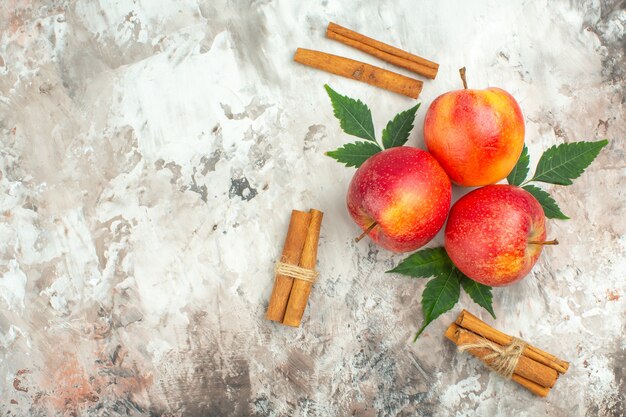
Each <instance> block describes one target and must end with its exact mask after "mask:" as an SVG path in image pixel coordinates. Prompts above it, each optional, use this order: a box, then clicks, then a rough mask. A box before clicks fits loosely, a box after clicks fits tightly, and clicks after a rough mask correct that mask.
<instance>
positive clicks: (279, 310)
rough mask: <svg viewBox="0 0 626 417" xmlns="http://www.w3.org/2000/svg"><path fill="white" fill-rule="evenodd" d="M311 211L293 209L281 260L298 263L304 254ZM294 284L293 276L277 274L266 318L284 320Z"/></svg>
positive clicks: (293, 263)
mask: <svg viewBox="0 0 626 417" xmlns="http://www.w3.org/2000/svg"><path fill="white" fill-rule="evenodd" d="M310 222H311V213H306V212H303V211H298V210H292V211H291V219H290V221H289V229H288V231H287V238H286V239H285V245H284V246H283V253H282V256H281V259H280V261H281V262H284V263H288V264H292V265H298V264H299V262H300V257H301V255H302V248H303V246H304V242H305V240H306V236H307V232H308V229H309V223H310ZM292 285H293V278H291V277H286V276H284V275H280V274H277V275H276V278H275V281H274V288H273V289H272V295H271V296H270V302H269V305H268V307H267V313H266V314H265V318H266V319H268V320H273V321H278V322H282V321H283V318H284V317H285V310H286V309H287V302H288V301H289V294H290V293H291V287H292Z"/></svg>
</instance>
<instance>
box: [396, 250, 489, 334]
mask: <svg viewBox="0 0 626 417" xmlns="http://www.w3.org/2000/svg"><path fill="white" fill-rule="evenodd" d="M387 272H389V273H397V274H403V275H407V276H409V277H413V278H427V279H430V281H428V283H427V284H426V287H425V288H424V292H423V293H422V312H423V314H424V322H423V323H422V326H421V327H420V329H419V330H418V331H417V333H416V334H415V339H414V340H413V341H415V340H417V338H418V337H419V335H420V334H422V332H423V331H424V329H426V326H428V325H429V324H430V323H432V322H433V321H434V320H435V319H436V318H437V317H439V316H440V315H442V314H443V313H445V312H446V311H448V310H450V309H452V307H454V305H455V304H456V303H457V301H459V296H460V295H461V287H463V290H464V291H465V292H466V293H467V294H468V295H469V296H470V298H471V299H472V300H474V302H476V304H478V305H480V306H481V307H483V308H485V309H486V310H487V311H488V312H489V314H491V315H492V316H493V317H494V318H495V317H496V315H495V313H494V311H493V305H492V294H491V287H488V286H486V285H483V284H479V283H478V282H476V281H473V280H471V279H470V278H468V277H467V276H466V275H465V274H463V273H462V272H461V271H460V270H459V269H458V268H457V267H455V266H454V264H453V263H452V260H451V259H450V257H449V256H448V254H447V253H446V250H445V249H444V248H442V247H439V248H430V249H423V250H421V251H418V252H415V253H413V254H412V255H410V256H408V257H407V258H406V259H404V260H403V261H402V262H401V263H400V264H399V265H398V266H396V267H395V268H394V269H392V270H390V271H387Z"/></svg>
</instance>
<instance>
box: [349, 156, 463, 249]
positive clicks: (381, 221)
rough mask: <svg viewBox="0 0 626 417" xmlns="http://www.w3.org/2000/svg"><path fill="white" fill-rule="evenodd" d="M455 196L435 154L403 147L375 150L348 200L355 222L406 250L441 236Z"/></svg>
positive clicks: (391, 245)
mask: <svg viewBox="0 0 626 417" xmlns="http://www.w3.org/2000/svg"><path fill="white" fill-rule="evenodd" d="M451 197H452V187H451V184H450V179H449V178H448V176H447V175H446V173H445V171H444V170H443V169H442V168H441V166H440V165H439V164H438V163H437V161H436V160H435V158H433V157H432V156H431V155H430V154H429V153H428V152H426V151H423V150H421V149H417V148H412V147H408V146H401V147H396V148H391V149H387V150H385V151H382V152H380V153H377V154H376V155H374V156H372V157H370V158H369V159H368V160H367V161H365V163H363V165H361V167H360V168H359V169H358V170H357V171H356V173H355V174H354V177H353V178H352V181H351V182H350V187H349V188H348V195H347V203H348V211H349V212H350V215H351V216H352V218H353V219H354V221H355V222H356V223H357V224H358V225H359V226H360V227H361V229H363V230H365V231H366V232H367V234H368V235H369V237H370V238H371V239H372V240H373V241H374V242H376V243H377V244H378V245H380V246H382V247H383V248H386V249H389V250H392V251H394V252H407V251H412V250H415V249H417V248H419V247H420V246H423V245H424V244H426V243H427V242H429V241H430V240H431V239H432V238H433V237H434V236H435V235H436V234H437V232H438V231H439V230H440V229H441V227H442V226H443V224H444V222H445V220H446V216H447V214H448V210H449V209H450V199H451ZM368 229H371V230H369V231H368Z"/></svg>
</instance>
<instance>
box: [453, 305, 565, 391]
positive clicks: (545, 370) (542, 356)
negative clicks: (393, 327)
mask: <svg viewBox="0 0 626 417" xmlns="http://www.w3.org/2000/svg"><path fill="white" fill-rule="evenodd" d="M445 336H446V337H447V338H448V339H450V340H451V341H452V342H454V343H455V344H456V345H457V346H459V347H462V346H464V345H466V346H475V345H480V344H483V343H484V341H485V340H487V341H489V342H491V343H493V344H495V345H496V346H497V347H506V346H508V345H510V344H511V343H512V342H513V337H511V336H509V335H507V334H505V333H502V332H500V331H498V330H496V329H494V328H492V327H491V326H489V325H488V324H487V323H485V322H484V321H482V320H480V319H479V318H478V317H476V316H474V315H472V314H470V313H469V312H468V311H466V310H463V311H462V312H461V314H459V317H458V318H457V319H456V321H455V322H454V323H452V324H451V325H450V327H448V329H447V331H446V333H445ZM468 351H469V352H470V353H471V354H472V355H474V356H476V357H477V358H479V359H481V360H482V361H484V362H485V363H486V364H487V365H491V364H492V360H490V359H487V357H489V355H492V354H493V350H492V349H490V348H485V347H477V348H469V349H468ZM568 368H569V363H568V362H566V361H564V360H562V359H559V358H557V357H556V356H554V355H552V354H550V353H547V352H544V351H543V350H541V349H538V348H536V347H534V346H532V345H530V344H527V345H526V346H525V348H524V349H523V350H522V353H521V356H520V357H519V360H518V361H517V364H516V366H515V370H514V371H513V374H512V375H511V379H512V380H513V381H515V382H517V383H518V384H520V385H521V386H523V387H524V388H526V389H528V390H529V391H531V392H532V393H533V394H536V395H539V396H541V397H545V396H547V395H548V393H549V392H550V389H551V388H552V387H553V386H554V384H555V383H556V380H557V379H558V377H559V375H561V374H564V373H565V372H566V371H567V369H568Z"/></svg>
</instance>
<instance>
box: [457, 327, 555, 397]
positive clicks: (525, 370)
mask: <svg viewBox="0 0 626 417" xmlns="http://www.w3.org/2000/svg"><path fill="white" fill-rule="evenodd" d="M446 337H447V338H448V339H450V340H452V341H453V342H454V343H455V344H456V345H458V346H463V345H469V344H475V343H478V342H479V341H480V340H481V339H482V340H484V339H483V338H482V337H481V336H478V335H477V334H475V333H473V332H471V331H468V330H465V329H463V328H461V327H459V326H457V325H456V324H455V323H452V324H451V325H450V327H449V328H448V331H446ZM496 344H497V343H496ZM468 351H469V352H470V353H471V354H472V355H474V356H476V357H477V358H479V359H481V360H483V361H484V362H485V363H487V365H490V364H491V362H490V361H489V360H486V359H485V356H487V355H489V354H491V353H493V351H492V350H491V349H487V348H471V349H468ZM514 374H517V375H519V376H521V377H522V378H525V379H527V380H529V381H531V382H534V383H535V384H537V385H540V386H542V387H545V388H552V387H553V386H554V384H555V382H556V380H557V378H558V375H559V374H558V373H557V372H556V371H555V370H554V369H552V368H550V367H548V366H546V365H544V364H541V363H539V362H537V361H534V360H532V359H530V358H528V357H526V356H520V358H519V361H518V362H517V366H516V367H515V371H514ZM526 388H529V387H526ZM529 389H530V388H529Z"/></svg>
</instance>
